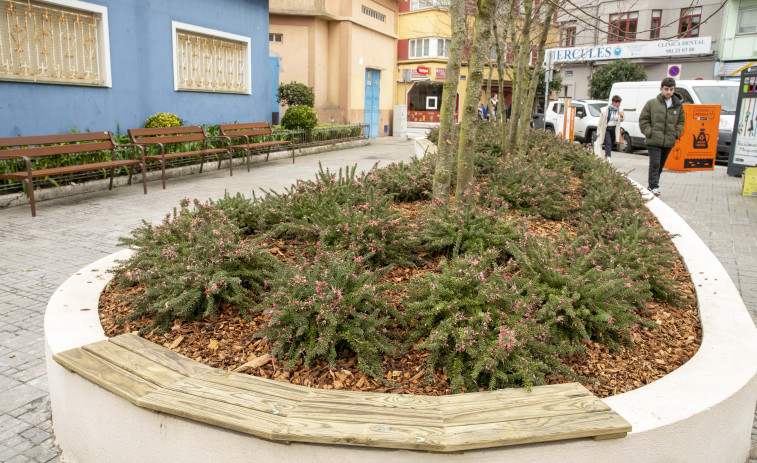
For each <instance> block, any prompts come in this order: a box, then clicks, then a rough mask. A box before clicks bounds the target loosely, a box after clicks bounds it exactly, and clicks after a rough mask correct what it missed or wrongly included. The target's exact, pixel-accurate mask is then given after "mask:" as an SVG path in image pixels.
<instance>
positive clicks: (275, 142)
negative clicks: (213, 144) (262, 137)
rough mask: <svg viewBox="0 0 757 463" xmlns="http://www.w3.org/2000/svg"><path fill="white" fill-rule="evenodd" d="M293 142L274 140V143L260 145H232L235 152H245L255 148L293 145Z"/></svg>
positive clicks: (268, 142)
mask: <svg viewBox="0 0 757 463" xmlns="http://www.w3.org/2000/svg"><path fill="white" fill-rule="evenodd" d="M291 144H292V142H291V141H285V140H274V141H264V142H260V143H245V144H243V145H231V146H230V148H231V149H235V150H244V149H254V148H265V147H267V146H279V145H291Z"/></svg>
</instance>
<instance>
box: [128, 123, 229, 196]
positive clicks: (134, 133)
mask: <svg viewBox="0 0 757 463" xmlns="http://www.w3.org/2000/svg"><path fill="white" fill-rule="evenodd" d="M128 133H129V139H130V140H131V142H132V143H134V144H135V145H141V146H145V147H146V146H150V145H152V146H157V147H159V148H160V154H153V155H148V156H145V159H146V160H148V161H155V162H158V163H160V169H161V174H162V179H163V189H165V188H166V161H168V160H170V159H178V158H187V157H195V156H197V157H199V158H200V172H202V168H203V165H204V163H205V155H208V154H228V158H229V175H234V169H233V162H232V158H231V154H232V153H231V150H230V149H229V148H228V138H227V137H208V136H207V135H206V134H205V128H204V127H202V126H199V125H194V126H186V127H152V128H141V129H129V130H128ZM209 140H221V141H222V142H223V143H224V145H226V146H224V147H223V148H208V141H209ZM194 142H197V143H201V144H202V148H201V149H191V150H184V149H183V147H181V149H179V150H177V151H174V152H167V151H166V145H174V146H180V145H181V144H183V143H194ZM222 160H223V157H219V159H218V168H219V169H220V168H221V161H222Z"/></svg>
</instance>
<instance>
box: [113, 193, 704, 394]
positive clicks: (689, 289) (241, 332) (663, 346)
mask: <svg viewBox="0 0 757 463" xmlns="http://www.w3.org/2000/svg"><path fill="white" fill-rule="evenodd" d="M416 206H417V205H416ZM400 209H401V211H402V213H403V215H406V216H409V217H417V215H414V214H417V211H416V210H415V209H414V208H412V207H402V208H400ZM527 224H528V233H529V234H540V235H543V236H555V235H557V234H559V232H560V230H561V229H562V230H563V231H568V232H569V233H571V232H573V230H572V229H571V225H569V224H567V223H564V222H554V221H548V220H543V219H538V220H534V219H529V220H528V223H527ZM268 246H269V247H268V249H269V251H271V253H272V254H273V255H274V256H276V257H278V258H279V259H281V260H286V261H289V262H292V261H295V260H296V257H297V255H299V254H300V252H299V251H297V250H296V243H295V244H294V245H293V244H292V243H287V242H277V243H270V244H269V245H268ZM438 265H439V260H436V261H432V262H430V263H429V264H428V265H426V266H425V267H421V268H415V267H414V268H395V269H393V270H392V271H391V272H390V273H389V274H388V275H387V276H386V278H387V279H390V280H392V281H394V282H395V283H397V284H398V285H402V284H403V283H406V282H407V281H409V279H410V278H411V277H412V276H414V275H417V274H422V273H425V272H429V271H437V269H438ZM668 271H669V273H668V276H669V277H671V278H673V279H674V280H675V281H676V282H677V284H678V290H679V292H680V294H681V296H682V297H683V298H685V299H686V302H685V303H684V304H682V306H681V307H674V306H672V305H669V304H660V303H651V304H649V306H648V307H647V309H648V310H649V314H648V315H647V318H649V319H651V320H654V321H655V322H657V323H658V324H659V327H657V328H654V329H649V328H646V327H643V326H640V325H639V326H635V327H634V328H633V329H632V330H631V338H632V341H633V346H632V347H626V348H624V349H620V350H615V351H613V350H610V349H608V348H607V347H606V346H602V345H599V344H597V343H594V342H587V343H585V347H586V351H585V353H584V354H583V355H581V356H579V355H572V356H566V357H564V358H563V359H562V361H563V363H564V364H565V365H567V366H569V367H570V368H571V369H572V370H573V372H575V373H576V374H578V375H581V376H583V377H585V378H587V379H586V380H585V381H581V382H582V384H584V386H586V387H587V388H588V389H589V390H591V391H592V392H593V393H594V394H596V395H597V396H598V397H607V396H611V395H615V394H620V393H623V392H626V391H630V390H632V389H636V388H638V387H641V386H643V385H645V384H649V383H651V382H652V381H655V380H656V379H659V378H661V377H662V376H664V375H666V374H668V373H670V372H671V371H673V370H675V369H676V368H678V367H679V366H681V365H683V364H684V363H685V362H686V361H687V360H689V359H690V358H691V357H692V356H693V355H694V354H695V353H696V351H697V350H698V349H699V345H700V344H701V339H702V329H701V325H700V322H699V314H698V310H697V305H696V296H695V293H694V286H693V284H692V282H691V277H690V275H689V274H688V272H687V271H686V270H685V268H684V266H683V264H682V262H681V261H680V259H678V261H677V262H676V264H675V266H674V267H673V268H671V269H668ZM144 289H145V288H140V287H136V288H129V289H127V290H120V291H113V290H112V289H111V288H110V287H108V288H106V290H105V291H104V292H103V294H102V296H101V298H100V307H99V312H100V319H101V322H102V325H103V328H104V329H105V333H106V335H107V336H109V337H113V336H117V335H120V334H123V333H130V332H136V331H138V330H140V329H141V328H143V327H145V326H147V325H149V323H150V321H151V320H150V318H149V317H143V318H141V319H139V320H133V321H129V322H125V323H123V324H121V323H119V320H121V319H123V317H125V316H126V315H127V314H128V302H125V301H124V299H125V298H127V297H128V296H129V295H133V293H134V292H139V291H144ZM388 296H389V297H390V299H392V300H394V301H395V302H396V303H398V304H399V303H400V301H401V300H402V298H403V296H404V294H403V291H402V290H401V289H395V290H393V293H391V294H388ZM265 321H266V320H265V317H264V316H263V315H262V314H256V315H254V317H253V318H252V319H251V320H250V321H246V320H244V319H243V318H242V317H241V316H240V315H239V314H238V312H237V311H236V310H235V309H234V308H233V307H229V306H222V307H221V310H220V311H219V315H218V317H217V319H216V320H209V319H208V320H203V321H196V322H181V321H179V320H176V321H175V322H174V324H173V326H172V327H171V329H170V330H168V331H167V332H166V333H164V334H162V335H158V334H156V332H155V331H153V332H150V333H147V334H146V335H145V336H144V337H145V338H146V339H148V340H150V341H152V342H155V343H157V344H160V345H162V346H165V347H167V348H169V349H171V350H174V351H176V352H178V353H180V354H182V355H184V356H186V357H188V358H191V359H193V360H196V361H198V362H201V363H204V364H206V365H209V366H212V367H216V368H222V369H225V370H234V371H238V372H241V373H248V374H251V375H255V376H260V377H263V378H269V379H273V380H277V381H286V382H290V383H292V384H299V385H303V386H309V387H313V388H319V389H344V390H353V391H370V392H389V393H399V394H421V395H444V394H450V388H449V382H448V380H447V377H446V376H445V375H444V372H443V371H442V370H441V369H437V370H436V371H434V372H433V375H432V376H433V378H431V377H427V373H426V358H427V357H428V352H426V351H423V350H415V349H413V350H411V351H410V352H409V353H406V354H405V355H401V356H399V355H398V356H394V357H390V356H384V358H383V368H384V372H385V376H384V381H383V382H382V381H377V380H375V379H373V378H370V377H368V376H366V375H365V374H364V373H362V372H361V371H359V370H358V369H357V361H356V359H355V358H354V357H353V356H351V355H350V354H349V352H343V353H342V355H340V356H339V358H338V360H337V362H336V365H335V367H334V368H329V366H328V364H327V363H326V362H325V361H316V362H315V363H314V364H313V365H312V366H305V365H302V364H301V363H299V364H298V365H296V366H294V367H293V368H291V369H285V368H284V365H283V364H282V362H280V361H278V362H274V361H272V359H271V356H270V354H269V349H268V345H267V344H266V343H264V342H263V340H262V339H256V338H255V337H254V333H256V332H257V331H259V330H260V329H261V328H262V325H263V324H264V323H265ZM548 381H549V382H550V383H559V382H566V381H567V380H566V379H564V378H562V377H554V378H549V380H548Z"/></svg>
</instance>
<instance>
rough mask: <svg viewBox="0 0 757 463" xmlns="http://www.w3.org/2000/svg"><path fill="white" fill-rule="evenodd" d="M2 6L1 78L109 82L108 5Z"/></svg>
mask: <svg viewBox="0 0 757 463" xmlns="http://www.w3.org/2000/svg"><path fill="white" fill-rule="evenodd" d="M0 8H2V10H3V11H4V13H5V14H4V15H3V16H4V17H2V16H0V80H12V81H21V82H37V83H48V84H69V85H91V86H100V87H110V86H111V76H110V51H109V50H110V45H109V43H108V9H107V8H106V7H104V6H101V5H94V4H92V3H86V2H80V1H75V0H56V1H32V0H23V1H16V0H0Z"/></svg>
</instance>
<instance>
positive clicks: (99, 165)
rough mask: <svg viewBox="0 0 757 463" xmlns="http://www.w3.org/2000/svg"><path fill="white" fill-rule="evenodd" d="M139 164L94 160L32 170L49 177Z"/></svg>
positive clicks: (14, 175)
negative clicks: (87, 162)
mask: <svg viewBox="0 0 757 463" xmlns="http://www.w3.org/2000/svg"><path fill="white" fill-rule="evenodd" d="M139 164H141V161H139V160H132V159H125V160H121V161H106V162H94V163H92V164H79V165H73V166H64V167H51V168H48V169H38V170H32V177H33V178H39V177H49V176H51V175H65V174H74V173H77V172H89V171H92V170H100V169H114V168H117V167H126V166H134V165H139ZM28 176H29V174H28V173H27V172H25V171H24V172H13V173H10V174H2V175H0V178H9V179H16V180H23V179H25V178H27V177H28Z"/></svg>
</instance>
